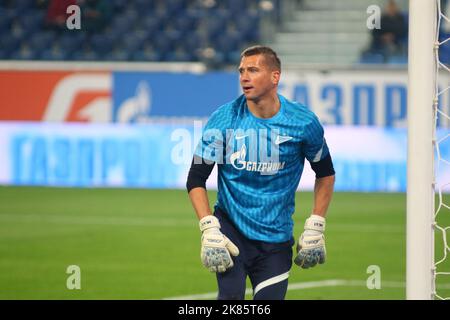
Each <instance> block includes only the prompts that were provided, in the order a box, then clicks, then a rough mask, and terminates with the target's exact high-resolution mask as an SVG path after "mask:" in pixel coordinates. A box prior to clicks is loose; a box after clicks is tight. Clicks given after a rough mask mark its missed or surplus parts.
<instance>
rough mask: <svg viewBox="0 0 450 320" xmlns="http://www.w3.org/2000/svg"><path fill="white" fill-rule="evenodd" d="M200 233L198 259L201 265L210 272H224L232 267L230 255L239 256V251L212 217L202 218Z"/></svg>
mask: <svg viewBox="0 0 450 320" xmlns="http://www.w3.org/2000/svg"><path fill="white" fill-rule="evenodd" d="M199 225H200V231H201V232H202V249H201V252H200V257H201V259H202V263H203V265H204V266H205V267H206V268H208V269H209V271H211V272H225V271H226V270H227V269H229V268H231V267H233V266H234V263H233V260H232V259H231V256H230V253H231V255H233V256H237V255H239V249H238V248H237V247H236V246H235V244H234V243H233V242H231V241H230V239H228V238H227V237H226V236H225V235H224V234H223V233H222V232H220V223H219V219H217V218H216V217H215V216H213V215H208V216H206V217H204V218H202V219H201V220H200V222H199Z"/></svg>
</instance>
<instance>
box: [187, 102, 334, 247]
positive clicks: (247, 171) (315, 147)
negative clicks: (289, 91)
mask: <svg viewBox="0 0 450 320" xmlns="http://www.w3.org/2000/svg"><path fill="white" fill-rule="evenodd" d="M278 97H279V100H280V110H279V111H278V113H277V114H276V115H274V116H273V117H271V118H268V119H261V118H258V117H256V116H254V115H253V114H252V113H251V112H250V110H249V109H248V107H247V101H246V98H245V96H244V95H241V96H240V97H239V98H237V99H236V100H234V101H232V102H230V103H227V104H224V105H222V106H221V107H219V108H218V109H217V110H216V111H215V112H214V113H213V114H212V115H211V117H210V118H209V120H208V122H207V124H206V126H205V127H204V128H203V134H202V139H201V141H200V143H199V144H198V146H197V148H196V150H195V154H196V155H197V156H200V157H202V158H203V159H205V160H209V161H213V162H216V163H217V164H218V181H217V186H218V196H217V203H216V206H218V207H219V208H221V209H222V210H224V211H225V212H227V213H228V215H229V218H230V219H231V220H232V221H233V222H234V224H235V226H236V227H237V228H238V229H239V230H240V231H241V232H242V233H243V234H244V235H245V236H246V237H247V238H249V239H253V240H259V241H265V242H271V243H277V242H284V241H288V240H290V239H291V238H292V229H293V224H294V223H293V220H292V215H293V213H294V210H295V203H294V199H295V191H296V189H297V187H298V184H299V182H300V177H301V175H302V171H303V166H304V162H305V158H306V159H307V160H308V161H310V162H317V161H320V160H322V159H323V158H324V157H326V156H327V155H328V152H329V151H328V147H327V144H326V142H325V139H324V132H323V128H322V125H321V124H320V122H319V120H318V118H317V116H316V115H315V114H314V113H313V112H312V111H310V110H309V109H308V108H306V107H305V106H303V105H301V104H299V103H297V102H292V101H289V100H288V99H286V98H285V97H283V96H282V95H278Z"/></svg>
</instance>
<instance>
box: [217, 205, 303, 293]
mask: <svg viewBox="0 0 450 320" xmlns="http://www.w3.org/2000/svg"><path fill="white" fill-rule="evenodd" d="M214 215H215V216H216V217H217V218H218V219H219V221H220V225H221V229H220V230H221V232H222V233H223V234H224V235H226V236H227V237H228V238H229V239H230V240H231V241H232V242H233V243H234V244H235V245H236V246H237V247H238V248H239V255H238V256H237V257H233V262H234V266H233V267H232V268H230V269H228V270H227V271H226V272H224V273H217V283H218V287H219V295H218V299H219V300H222V299H223V300H234V299H238V300H243V299H244V298H245V289H246V288H245V286H246V279H247V276H248V277H249V278H250V281H251V283H252V287H253V299H255V300H260V299H261V300H264V299H270V300H282V299H284V297H285V295H286V291H287V285H288V277H289V270H290V269H291V267H292V246H293V245H294V243H295V241H294V238H291V240H289V241H286V242H282V243H268V242H263V241H256V240H250V239H248V238H246V237H245V236H244V235H243V234H242V233H240V232H239V230H238V229H237V228H236V227H235V226H234V224H233V222H231V220H230V219H229V218H228V216H227V214H226V213H225V212H224V211H223V210H221V209H219V208H216V210H215V212H214Z"/></svg>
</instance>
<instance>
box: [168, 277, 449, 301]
mask: <svg viewBox="0 0 450 320" xmlns="http://www.w3.org/2000/svg"><path fill="white" fill-rule="evenodd" d="M366 285H367V282H366V281H362V280H340V279H333V280H322V281H310V282H296V283H292V284H289V285H288V288H287V290H288V291H293V290H304V289H311V288H323V287H365V286H366ZM381 285H382V287H385V288H404V287H405V283H404V282H398V281H383V282H382V283H381ZM439 288H441V289H450V284H444V285H440V286H439ZM252 292H253V291H252V289H247V290H245V294H246V295H251V294H252ZM216 297H217V292H208V293H201V294H192V295H186V296H177V297H169V298H164V299H163V300H200V299H215V298H216Z"/></svg>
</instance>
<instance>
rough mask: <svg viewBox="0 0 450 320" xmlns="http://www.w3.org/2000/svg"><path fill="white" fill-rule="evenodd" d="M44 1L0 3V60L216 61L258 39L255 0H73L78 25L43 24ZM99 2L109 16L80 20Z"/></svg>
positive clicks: (235, 55)
mask: <svg viewBox="0 0 450 320" xmlns="http://www.w3.org/2000/svg"><path fill="white" fill-rule="evenodd" d="M51 2H52V1H48V0H37V1H30V0H15V1H10V0H0V59H5V60H81V61H88V60H101V61H204V60H205V59H206V60H208V59H210V60H212V62H214V63H216V64H218V65H223V64H227V63H235V62H236V60H237V59H238V58H239V52H240V50H242V49H243V48H244V47H246V46H248V45H251V44H254V43H257V42H259V40H260V32H259V29H260V28H259V23H260V17H261V15H260V10H259V9H258V8H259V7H258V5H259V1H258V0H223V1H214V0H201V1H200V0H164V1H163V0H110V1H102V0H84V1H82V0H78V1H77V4H78V5H80V7H81V10H82V19H81V30H67V29H65V30H64V29H62V30H61V29H56V28H49V26H48V24H47V23H46V16H47V10H48V7H49V5H50V3H51ZM30 3H33V4H30ZM100 3H101V6H102V7H101V8H102V9H101V12H102V13H103V12H105V11H107V10H109V11H110V14H103V16H102V19H103V21H101V22H102V23H99V24H98V25H96V24H95V22H96V21H95V19H90V20H89V21H90V23H89V25H87V23H86V21H87V20H86V19H85V16H84V15H83V14H84V12H86V10H85V8H86V6H93V7H95V6H96V5H100ZM106 8H107V9H106ZM91 18H92V17H91ZM92 25H93V26H94V27H92Z"/></svg>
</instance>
